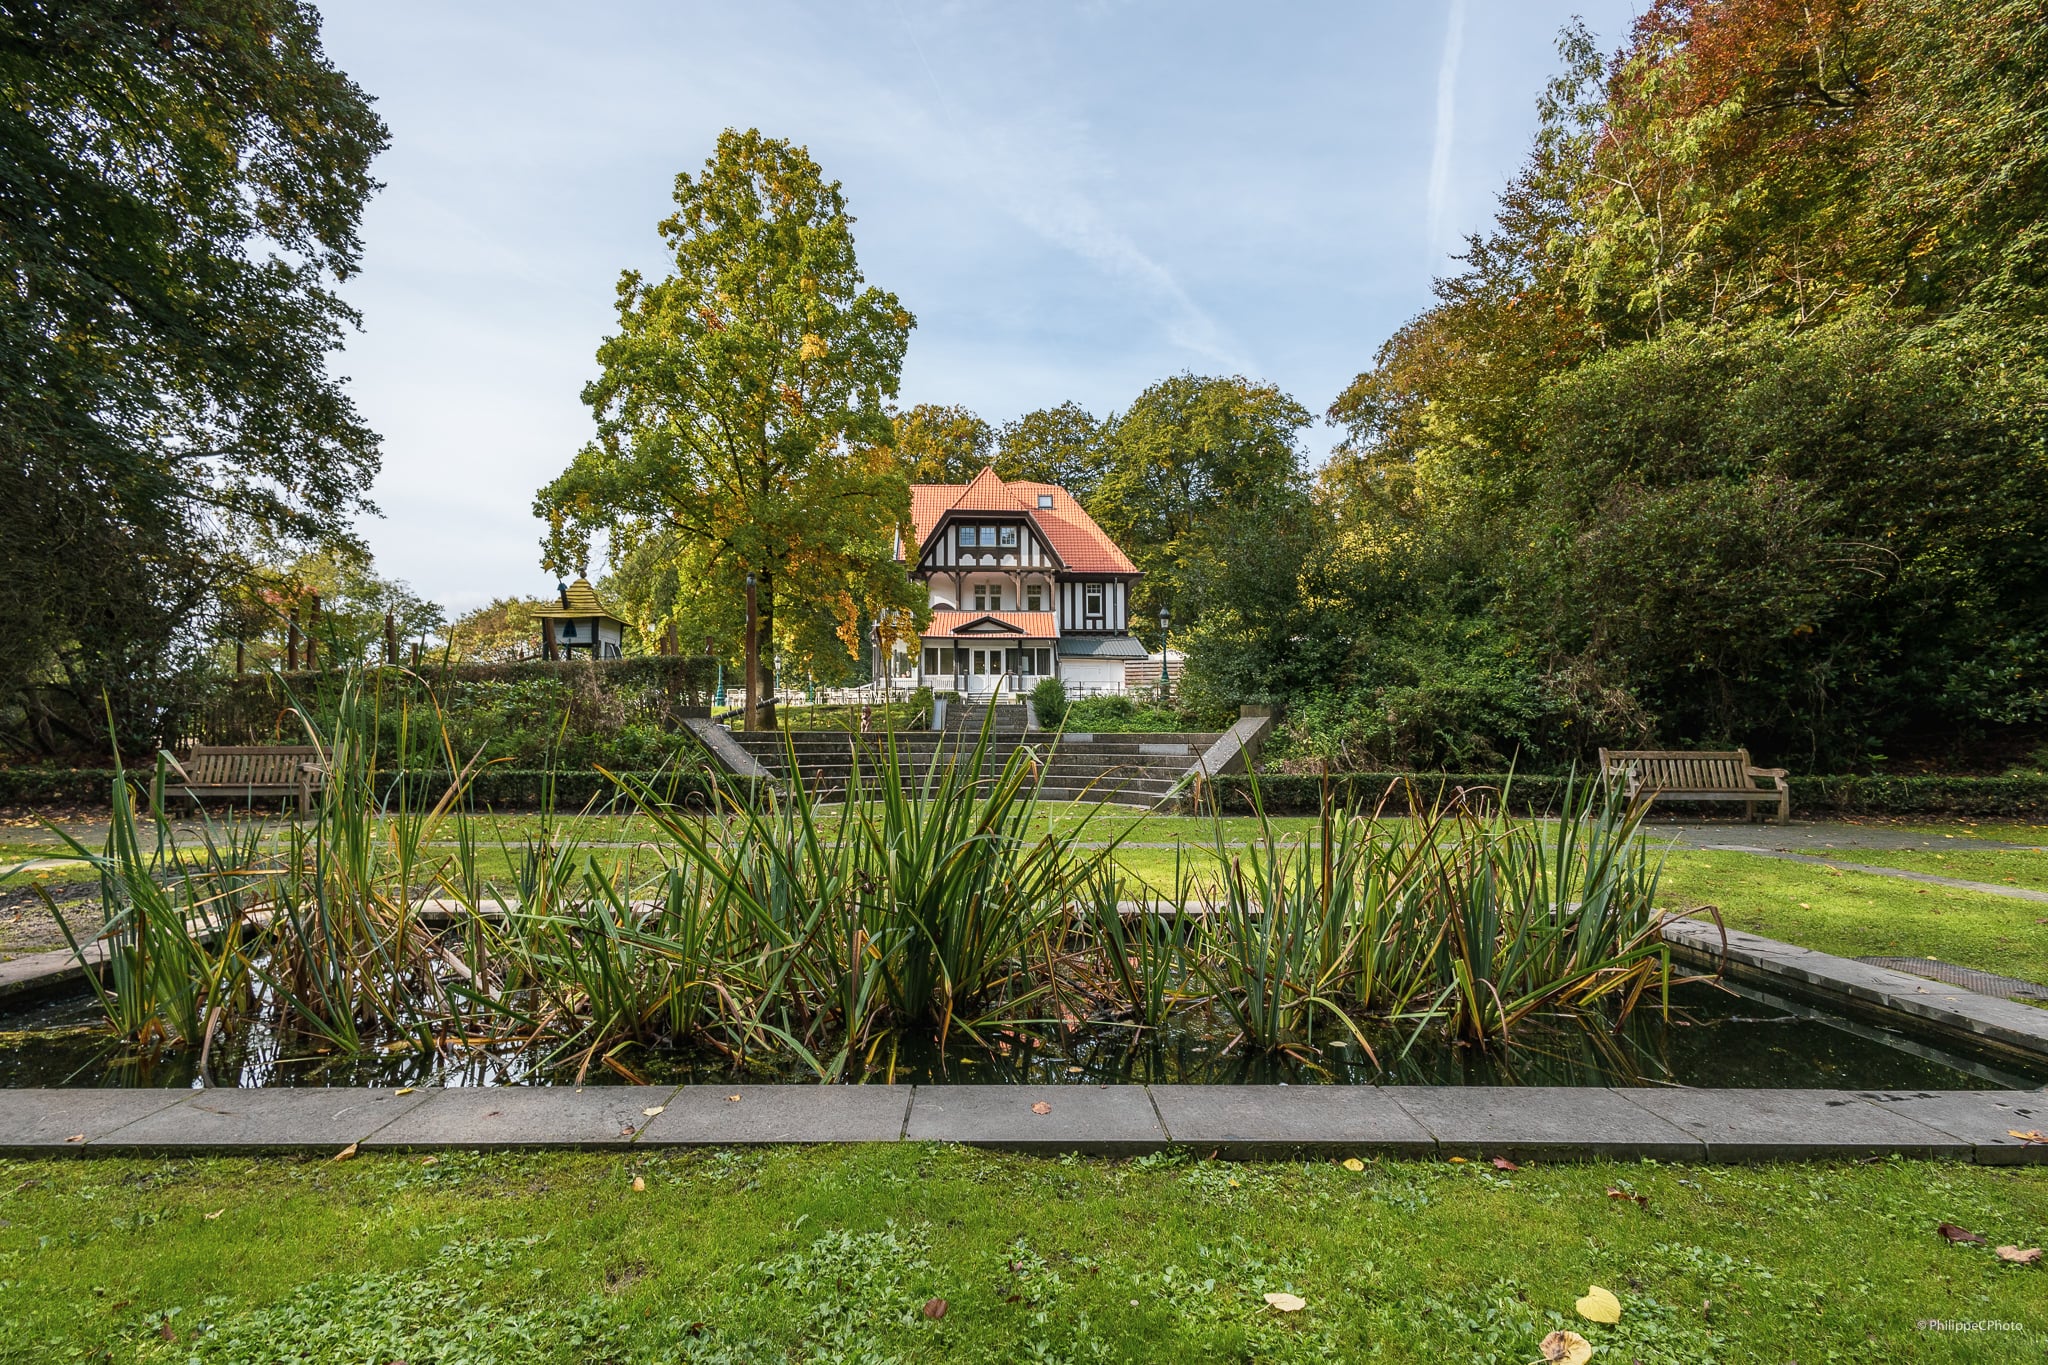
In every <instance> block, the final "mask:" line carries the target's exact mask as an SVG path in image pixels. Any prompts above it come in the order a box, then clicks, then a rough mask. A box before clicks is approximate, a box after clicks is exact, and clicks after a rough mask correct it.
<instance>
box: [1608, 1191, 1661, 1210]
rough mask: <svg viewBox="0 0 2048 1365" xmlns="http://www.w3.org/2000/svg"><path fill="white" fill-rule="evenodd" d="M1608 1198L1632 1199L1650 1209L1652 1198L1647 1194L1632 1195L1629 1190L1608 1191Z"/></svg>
mask: <svg viewBox="0 0 2048 1365" xmlns="http://www.w3.org/2000/svg"><path fill="white" fill-rule="evenodd" d="M1607 1197H1608V1198H1609V1199H1632V1200H1634V1201H1635V1202H1636V1203H1638V1204H1640V1205H1642V1206H1643V1207H1644V1208H1648V1207H1650V1196H1649V1195H1647V1194H1630V1193H1629V1192H1628V1191H1627V1190H1616V1189H1610V1190H1608V1191H1607Z"/></svg>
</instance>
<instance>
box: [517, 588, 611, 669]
mask: <svg viewBox="0 0 2048 1365" xmlns="http://www.w3.org/2000/svg"><path fill="white" fill-rule="evenodd" d="M555 593H556V597H557V600H558V602H559V604H560V605H558V606H552V607H543V608H542V609H541V610H539V611H536V612H535V613H534V615H535V616H536V617H537V618H539V620H540V655H541V657H542V658H543V659H573V658H575V657H576V656H577V654H578V653H579V652H581V654H582V655H583V657H584V658H587V659H616V658H618V657H619V652H620V649H621V647H622V646H623V645H624V644H625V642H626V623H625V622H624V621H621V620H620V619H619V618H618V617H616V616H614V615H612V614H611V613H610V612H608V611H606V610H605V609H604V603H602V602H600V601H598V599H597V589H595V588H593V587H591V586H590V580H589V579H587V578H579V579H577V580H576V581H575V582H574V583H557V584H556V585H555Z"/></svg>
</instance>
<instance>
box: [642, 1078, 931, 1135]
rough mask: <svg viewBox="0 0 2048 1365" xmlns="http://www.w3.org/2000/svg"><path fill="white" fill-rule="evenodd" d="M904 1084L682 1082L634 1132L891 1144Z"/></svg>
mask: <svg viewBox="0 0 2048 1365" xmlns="http://www.w3.org/2000/svg"><path fill="white" fill-rule="evenodd" d="M913 1090H914V1087H911V1086H907V1085H686V1086H684V1087H683V1088H682V1089H680V1090H678V1091H677V1092H676V1093H675V1095H674V1096H673V1097H672V1098H671V1099H670V1100H669V1101H668V1105H667V1107H666V1108H665V1109H664V1110H663V1112H661V1113H660V1114H657V1115H655V1116H653V1117H651V1118H649V1119H648V1120H647V1124H646V1126H645V1127H644V1128H642V1129H641V1130H640V1139H639V1145H640V1146H643V1147H753V1146H765V1145H769V1144H773V1143H821V1142H896V1141H899V1140H900V1139H901V1138H902V1137H903V1125H904V1120H905V1118H906V1117H907V1116H908V1114H909V1112H910V1107H911V1103H912V1098H911V1097H912V1094H913Z"/></svg>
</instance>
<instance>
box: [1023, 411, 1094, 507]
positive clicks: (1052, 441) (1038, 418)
mask: <svg viewBox="0 0 2048 1365" xmlns="http://www.w3.org/2000/svg"><path fill="white" fill-rule="evenodd" d="M1102 462H1103V429H1102V424H1101V423H1100V422H1098V421H1096V420H1095V417H1094V414H1092V413H1090V412H1089V411H1088V410H1087V409H1086V408H1084V407H1082V406H1081V405H1080V404H1079V403H1061V404H1060V405H1059V406H1058V407H1053V408H1039V409H1037V410H1035V411H1032V412H1027V413H1025V414H1024V415H1023V416H1022V417H1018V418H1014V419H1012V420H1011V421H1008V422H1005V423H1003V428H1002V431H1001V433H1000V435H999V437H998V447H997V453H996V473H998V474H1000V475H1001V476H1002V477H1004V478H1005V479H1025V480H1029V481H1031V482H1033V483H1050V484H1057V485H1058V486H1059V487H1061V488H1064V489H1066V490H1067V491H1068V492H1069V493H1071V494H1073V495H1074V497H1075V499H1076V500H1077V501H1079V502H1080V503H1081V504H1082V505H1083V506H1086V505H1087V504H1088V503H1089V501H1090V500H1091V499H1092V498H1094V496H1095V489H1096V486H1097V485H1098V484H1099V483H1100V482H1101V480H1102Z"/></svg>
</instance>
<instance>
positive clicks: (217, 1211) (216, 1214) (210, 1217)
mask: <svg viewBox="0 0 2048 1365" xmlns="http://www.w3.org/2000/svg"><path fill="white" fill-rule="evenodd" d="M226 1212H227V1210H226V1209H224V1208H222V1209H215V1210H214V1211H213V1212H212V1213H209V1214H207V1215H206V1221H207V1222H209V1223H211V1222H212V1221H213V1220H214V1219H216V1218H218V1217H220V1216H221V1215H222V1214H224V1213H226Z"/></svg>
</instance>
